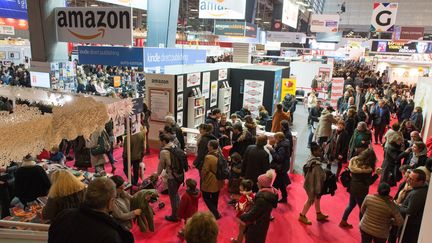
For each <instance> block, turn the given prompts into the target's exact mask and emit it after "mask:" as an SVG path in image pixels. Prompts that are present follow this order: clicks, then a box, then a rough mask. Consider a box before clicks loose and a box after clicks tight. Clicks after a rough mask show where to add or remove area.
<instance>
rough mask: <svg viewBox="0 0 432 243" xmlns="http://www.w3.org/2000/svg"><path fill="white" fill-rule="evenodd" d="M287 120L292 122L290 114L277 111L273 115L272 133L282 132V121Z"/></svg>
mask: <svg viewBox="0 0 432 243" xmlns="http://www.w3.org/2000/svg"><path fill="white" fill-rule="evenodd" d="M283 120H287V121H291V116H290V113H285V112H283V111H276V112H275V113H274V115H273V121H272V128H271V132H280V131H282V126H281V124H280V123H281V121H283Z"/></svg>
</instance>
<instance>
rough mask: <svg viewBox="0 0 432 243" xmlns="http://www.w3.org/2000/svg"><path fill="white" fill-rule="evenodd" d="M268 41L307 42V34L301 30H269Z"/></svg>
mask: <svg viewBox="0 0 432 243" xmlns="http://www.w3.org/2000/svg"><path fill="white" fill-rule="evenodd" d="M267 41H274V42H281V43H303V44H304V43H306V34H305V33H300V32H278V31H267Z"/></svg>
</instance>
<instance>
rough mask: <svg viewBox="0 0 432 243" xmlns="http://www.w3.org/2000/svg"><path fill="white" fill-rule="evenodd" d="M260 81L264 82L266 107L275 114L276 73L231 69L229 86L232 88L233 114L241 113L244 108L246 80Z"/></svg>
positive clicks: (264, 103) (264, 102)
mask: <svg viewBox="0 0 432 243" xmlns="http://www.w3.org/2000/svg"><path fill="white" fill-rule="evenodd" d="M245 79H251V80H259V81H264V99H263V104H262V105H264V107H265V108H266V109H267V110H268V111H269V113H270V112H272V114H273V110H272V107H273V99H272V98H271V97H273V89H274V84H275V72H274V71H262V70H247V69H231V70H230V76H229V84H230V86H231V87H232V97H231V113H234V112H236V111H239V110H240V109H241V108H242V107H243V88H244V80H245Z"/></svg>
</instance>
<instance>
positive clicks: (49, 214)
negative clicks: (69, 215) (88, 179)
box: [42, 190, 85, 221]
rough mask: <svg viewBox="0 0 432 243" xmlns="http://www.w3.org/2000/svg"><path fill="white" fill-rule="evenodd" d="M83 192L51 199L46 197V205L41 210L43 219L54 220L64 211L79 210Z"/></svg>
mask: <svg viewBox="0 0 432 243" xmlns="http://www.w3.org/2000/svg"><path fill="white" fill-rule="evenodd" d="M84 193H85V190H81V191H79V192H75V193H73V194H70V195H67V196H64V197H57V198H51V197H48V200H47V203H46V205H45V207H44V208H43V210H42V217H43V219H47V220H51V221H52V220H54V218H55V217H56V216H57V215H58V214H59V213H61V212H62V211H63V210H65V209H71V208H79V207H80V205H81V203H82V202H83V201H84Z"/></svg>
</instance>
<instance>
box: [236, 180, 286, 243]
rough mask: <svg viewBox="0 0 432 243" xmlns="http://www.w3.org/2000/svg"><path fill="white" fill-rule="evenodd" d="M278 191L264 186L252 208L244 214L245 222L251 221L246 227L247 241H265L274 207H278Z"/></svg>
mask: <svg viewBox="0 0 432 243" xmlns="http://www.w3.org/2000/svg"><path fill="white" fill-rule="evenodd" d="M277 195H278V194H277V191H276V189H274V188H263V189H261V190H260V191H259V192H258V193H257V194H256V195H255V199H254V203H253V205H252V208H251V209H250V210H249V211H248V212H246V213H244V214H242V215H241V216H240V219H241V220H242V221H243V222H250V224H248V226H247V227H246V233H245V236H246V243H265V242H266V237H267V231H268V228H269V225H270V217H271V212H272V210H273V208H276V207H277V201H278V196H277Z"/></svg>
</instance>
